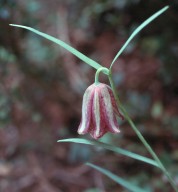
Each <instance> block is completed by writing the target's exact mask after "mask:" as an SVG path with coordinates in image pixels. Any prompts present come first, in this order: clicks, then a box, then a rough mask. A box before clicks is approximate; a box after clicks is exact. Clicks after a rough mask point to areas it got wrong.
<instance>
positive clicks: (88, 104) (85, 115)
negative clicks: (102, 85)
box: [78, 86, 94, 134]
mask: <svg viewBox="0 0 178 192" xmlns="http://www.w3.org/2000/svg"><path fill="white" fill-rule="evenodd" d="M93 95H94V90H93V88H92V87H91V86H90V87H88V89H87V90H86V91H85V93H84V96H83V104H82V120H81V122H80V125H79V128H78V133H79V134H85V133H87V132H88V130H89V127H90V122H91V109H92V103H93Z"/></svg>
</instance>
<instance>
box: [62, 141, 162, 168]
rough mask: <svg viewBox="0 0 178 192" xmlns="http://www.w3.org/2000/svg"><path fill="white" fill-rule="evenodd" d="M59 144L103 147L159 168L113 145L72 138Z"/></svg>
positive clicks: (144, 158)
mask: <svg viewBox="0 0 178 192" xmlns="http://www.w3.org/2000/svg"><path fill="white" fill-rule="evenodd" d="M58 142H72V143H81V144H86V145H94V146H97V147H103V148H105V149H108V150H110V151H113V152H115V153H119V154H121V155H125V156H127V157H130V158H133V159H136V160H139V161H142V162H144V163H148V164H150V165H153V166H155V167H159V166H158V164H157V163H156V162H155V161H154V160H152V159H149V158H147V157H144V156H141V155H138V154H136V153H133V152H130V151H127V150H124V149H121V148H119V147H115V146H112V145H109V144H106V143H103V142H100V141H93V140H87V139H81V138H70V139H62V140H58Z"/></svg>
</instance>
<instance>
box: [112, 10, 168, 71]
mask: <svg viewBox="0 0 178 192" xmlns="http://www.w3.org/2000/svg"><path fill="white" fill-rule="evenodd" d="M168 8H169V6H165V7H164V8H162V9H161V10H159V11H158V12H156V13H155V14H153V15H152V16H151V17H149V18H148V19H147V20H146V21H144V22H143V23H142V24H141V25H140V26H139V27H137V28H136V29H135V30H134V32H133V33H132V34H131V36H130V37H129V38H128V40H127V41H126V42H125V44H124V45H123V46H122V48H121V49H120V50H119V52H118V53H117V55H116V56H115V57H114V59H113V61H112V63H111V66H110V68H111V67H112V66H113V64H114V62H115V61H116V60H117V59H118V57H119V56H120V55H121V53H122V52H123V51H124V49H125V48H126V47H127V45H128V44H129V43H130V41H131V40H132V39H133V38H134V37H135V36H136V35H137V34H138V33H139V32H140V31H141V30H142V29H143V28H144V27H145V26H147V25H148V24H149V23H150V22H152V21H153V20H154V19H156V18H157V17H158V16H159V15H161V14H162V13H164V12H165V11H166V10H167V9H168Z"/></svg>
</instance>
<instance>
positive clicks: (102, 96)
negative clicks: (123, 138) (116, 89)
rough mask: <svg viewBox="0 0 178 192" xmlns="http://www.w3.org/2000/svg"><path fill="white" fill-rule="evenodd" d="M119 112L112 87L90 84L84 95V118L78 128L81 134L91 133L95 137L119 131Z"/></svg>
mask: <svg viewBox="0 0 178 192" xmlns="http://www.w3.org/2000/svg"><path fill="white" fill-rule="evenodd" d="M116 115H118V116H119V117H120V118H121V119H124V117H123V116H122V114H121V113H120V112H119V110H118V107H117V104H116V100H115V98H114V94H113V91H112V89H111V88H110V87H109V86H108V85H106V84H103V83H98V84H95V83H94V84H92V85H90V86H89V87H88V88H87V89H86V91H85V93H84V96H83V105H82V119H81V122H80V125H79V128H78V133H79V134H86V133H90V135H91V136H92V137H93V138H94V139H98V138H100V137H102V136H103V135H104V134H105V133H107V132H111V133H119V132H120V130H119V124H118V122H117V119H116Z"/></svg>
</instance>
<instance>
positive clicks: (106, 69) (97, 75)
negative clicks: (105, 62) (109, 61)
mask: <svg viewBox="0 0 178 192" xmlns="http://www.w3.org/2000/svg"><path fill="white" fill-rule="evenodd" d="M101 71H102V72H103V73H105V74H107V75H109V69H108V68H106V67H100V68H99V69H98V70H97V71H96V73H95V84H96V85H97V84H98V83H99V74H100V72H101Z"/></svg>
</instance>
